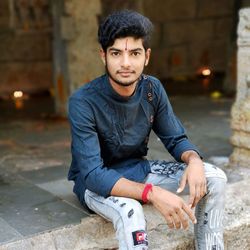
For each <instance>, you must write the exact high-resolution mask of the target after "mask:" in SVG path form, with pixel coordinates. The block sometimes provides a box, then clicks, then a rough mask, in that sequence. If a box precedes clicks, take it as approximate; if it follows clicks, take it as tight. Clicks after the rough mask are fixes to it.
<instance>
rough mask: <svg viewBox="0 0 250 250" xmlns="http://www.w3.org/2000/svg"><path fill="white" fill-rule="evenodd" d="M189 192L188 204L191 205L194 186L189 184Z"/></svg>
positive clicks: (193, 197)
mask: <svg viewBox="0 0 250 250" xmlns="http://www.w3.org/2000/svg"><path fill="white" fill-rule="evenodd" d="M189 190H190V194H189V201H188V204H189V206H190V207H193V203H194V199H195V186H194V185H190V186H189Z"/></svg>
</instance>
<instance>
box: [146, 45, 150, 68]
mask: <svg viewBox="0 0 250 250" xmlns="http://www.w3.org/2000/svg"><path fill="white" fill-rule="evenodd" d="M150 55H151V49H147V50H146V54H145V56H146V60H145V66H147V65H148V63H149V59H150Z"/></svg>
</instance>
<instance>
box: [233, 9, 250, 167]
mask: <svg viewBox="0 0 250 250" xmlns="http://www.w3.org/2000/svg"><path fill="white" fill-rule="evenodd" d="M239 17H240V18H239V25H238V41H237V44H238V53H237V96H236V101H235V103H234V105H233V108H232V120H231V127H232V130H233V135H232V137H231V143H232V144H233V146H234V151H233V153H232V155H231V157H230V165H232V166H242V167H250V8H245V9H241V10H240V12H239Z"/></svg>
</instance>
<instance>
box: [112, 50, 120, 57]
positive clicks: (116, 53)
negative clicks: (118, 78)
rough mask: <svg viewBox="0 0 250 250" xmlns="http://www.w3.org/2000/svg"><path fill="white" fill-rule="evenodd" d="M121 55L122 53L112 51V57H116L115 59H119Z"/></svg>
mask: <svg viewBox="0 0 250 250" xmlns="http://www.w3.org/2000/svg"><path fill="white" fill-rule="evenodd" d="M119 55H120V52H119V51H112V52H111V56H114V57H117V56H119Z"/></svg>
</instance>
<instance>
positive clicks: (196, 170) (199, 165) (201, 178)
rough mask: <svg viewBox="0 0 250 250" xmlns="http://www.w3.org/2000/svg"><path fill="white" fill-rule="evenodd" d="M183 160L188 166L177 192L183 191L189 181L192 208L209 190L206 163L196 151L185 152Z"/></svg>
mask: <svg viewBox="0 0 250 250" xmlns="http://www.w3.org/2000/svg"><path fill="white" fill-rule="evenodd" d="M182 160H183V161H184V162H186V163H187V165H188V166H187V168H186V169H185V171H184V174H183V176H182V179H181V182H180V186H179V188H178V190H177V193H181V192H182V191H183V189H184V188H185V186H186V184H187V183H188V185H189V190H190V196H189V202H188V203H189V206H190V207H191V208H194V207H195V206H196V205H197V203H198V202H199V200H200V199H201V198H202V197H203V196H204V195H205V194H206V192H207V186H206V177H205V171H204V165H203V162H202V160H201V159H200V157H199V156H198V154H197V153H196V152H194V151H187V152H185V153H183V155H182Z"/></svg>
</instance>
